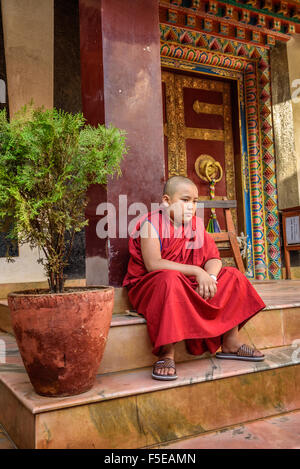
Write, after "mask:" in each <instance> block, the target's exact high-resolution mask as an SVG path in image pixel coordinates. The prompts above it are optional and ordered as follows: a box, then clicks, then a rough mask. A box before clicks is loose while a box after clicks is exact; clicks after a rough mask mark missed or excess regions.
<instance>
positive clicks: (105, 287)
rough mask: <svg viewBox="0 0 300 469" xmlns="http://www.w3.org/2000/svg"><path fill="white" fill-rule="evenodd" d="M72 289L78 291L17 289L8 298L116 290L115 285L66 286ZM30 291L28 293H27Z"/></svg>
mask: <svg viewBox="0 0 300 469" xmlns="http://www.w3.org/2000/svg"><path fill="white" fill-rule="evenodd" d="M68 289H72V290H76V289H78V291H71V292H68V291H64V292H59V293H49V289H48V288H36V290H40V292H41V293H29V292H31V291H32V290H33V289H28V290H22V291H16V292H10V293H8V295H7V298H8V297H9V296H19V297H20V296H23V297H26V298H29V297H41V296H46V297H47V298H49V297H51V296H67V295H80V294H87V293H92V292H99V291H101V292H106V291H107V292H112V291H113V290H114V287H112V286H108V285H93V286H91V287H65V290H68ZM46 291H47V292H48V293H43V292H46ZM27 292H28V293H27Z"/></svg>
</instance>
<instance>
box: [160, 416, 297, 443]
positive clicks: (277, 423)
mask: <svg viewBox="0 0 300 469" xmlns="http://www.w3.org/2000/svg"><path fill="white" fill-rule="evenodd" d="M160 448H162V447H161V446H160ZM163 448H164V449H169V450H172V449H183V450H184V449H185V450H189V449H300V411H295V412H290V413H288V414H282V415H280V416H279V417H271V418H268V419H263V420H256V421H254V422H249V423H246V424H245V425H238V426H235V427H231V428H223V429H222V430H219V431H217V432H212V433H209V434H206V435H200V436H198V437H195V438H188V439H186V440H181V441H177V442H174V443H171V444H168V445H164V446H163Z"/></svg>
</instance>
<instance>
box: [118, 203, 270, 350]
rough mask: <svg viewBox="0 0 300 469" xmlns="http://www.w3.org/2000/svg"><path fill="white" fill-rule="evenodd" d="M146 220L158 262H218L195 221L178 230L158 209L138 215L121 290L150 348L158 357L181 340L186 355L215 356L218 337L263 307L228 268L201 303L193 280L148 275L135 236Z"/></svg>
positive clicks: (175, 274) (172, 273) (174, 273)
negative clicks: (154, 238) (155, 237)
mask: <svg viewBox="0 0 300 469" xmlns="http://www.w3.org/2000/svg"><path fill="white" fill-rule="evenodd" d="M145 220H148V221H150V222H151V223H152V225H153V226H154V227H155V229H156V231H157V234H158V235H159V239H160V248H161V257H162V259H167V260H169V261H173V262H179V263H181V264H191V265H197V266H199V267H202V268H204V265H205V263H206V262H207V261H208V260H209V259H220V254H219V251H218V249H217V246H216V244H215V242H214V240H213V239H212V237H211V236H210V235H209V234H208V233H207V232H206V230H205V229H204V225H203V222H202V220H201V218H200V217H197V216H196V215H195V216H193V218H192V220H191V221H190V222H189V223H188V225H182V226H181V227H179V228H176V227H174V225H173V223H170V220H169V217H168V216H167V215H166V213H165V211H164V210H163V209H159V210H156V211H153V212H148V214H145V215H143V216H142V217H141V218H140V220H139V222H138V223H137V225H136V227H135V230H133V232H132V233H131V236H130V238H129V252H130V259H129V263H128V270H127V274H126V276H125V278H124V281H123V286H126V287H127V289H128V297H129V300H130V302H131V304H132V306H133V307H134V308H135V309H136V310H137V311H138V313H140V314H142V315H143V316H144V317H145V318H146V320H147V327H148V333H149V336H150V340H151V342H152V344H153V350H152V353H154V354H155V355H158V354H159V350H160V347H161V346H162V345H166V344H171V343H175V342H179V341H181V340H186V347H187V350H188V352H189V353H191V354H193V355H201V354H202V353H204V352H206V351H209V352H210V353H215V352H216V351H217V350H218V348H219V347H220V345H221V336H222V334H224V333H225V332H227V331H229V330H230V329H232V328H233V327H235V326H239V329H241V327H243V326H244V325H245V324H246V322H247V321H248V320H249V319H250V318H251V317H253V316H254V315H255V314H256V313H258V312H259V311H261V310H262V309H263V308H264V307H265V304H264V302H263V301H262V299H261V298H260V297H259V295H258V294H257V292H256V290H255V289H254V288H253V287H252V285H251V283H250V282H249V280H248V279H247V278H246V277H245V275H244V274H242V273H241V272H240V271H239V270H237V269H236V268H233V267H223V268H222V269H221V271H220V273H219V275H218V277H217V280H218V284H217V293H216V294H215V296H214V297H213V298H210V299H208V300H204V299H203V298H202V297H201V296H200V295H199V293H198V292H197V291H196V288H197V286H198V283H197V281H196V279H195V277H192V276H189V277H187V276H186V275H184V274H182V273H181V272H179V271H178V270H168V269H160V270H155V271H152V272H148V271H147V269H146V267H145V265H144V261H143V257H142V252H141V240H140V236H139V230H140V228H141V226H142V224H143V223H144V222H145Z"/></svg>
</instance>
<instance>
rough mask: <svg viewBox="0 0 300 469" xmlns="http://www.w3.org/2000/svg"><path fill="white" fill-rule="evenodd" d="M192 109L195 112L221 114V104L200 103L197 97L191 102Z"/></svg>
mask: <svg viewBox="0 0 300 469" xmlns="http://www.w3.org/2000/svg"><path fill="white" fill-rule="evenodd" d="M193 109H194V111H195V112H196V113H197V114H217V115H218V116H223V106H222V105H221V104H209V103H202V102H200V101H198V99H197V100H196V101H195V102H194V104H193Z"/></svg>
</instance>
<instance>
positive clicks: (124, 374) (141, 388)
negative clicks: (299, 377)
mask: <svg viewBox="0 0 300 469" xmlns="http://www.w3.org/2000/svg"><path fill="white" fill-rule="evenodd" d="M265 355H266V358H265V360H264V361H263V362H247V361H241V360H220V359H217V358H215V357H210V358H203V359H201V360H192V361H189V362H182V363H178V364H177V375H178V379H177V380H175V381H159V380H154V379H152V377H151V370H152V368H151V367H145V368H139V369H134V370H127V371H118V372H111V373H105V374H103V375H102V374H98V375H97V379H96V383H95V385H94V386H93V388H92V389H91V390H90V391H88V392H86V393H84V394H80V395H77V396H72V397H62V398H48V397H41V396H38V395H37V394H36V393H35V392H34V391H33V388H32V386H31V384H30V382H29V379H28V376H27V374H26V372H25V369H24V367H23V366H22V365H12V364H9V365H7V366H6V365H1V366H0V382H2V384H4V385H5V387H7V388H8V390H9V391H10V392H11V393H12V394H13V395H14V396H15V397H16V398H17V399H18V400H19V401H20V402H21V403H22V404H23V405H24V406H25V408H27V409H28V410H29V411H30V412H31V413H32V414H34V415H35V414H40V413H44V412H49V411H53V410H59V409H65V408H70V407H76V406H81V405H87V404H93V403H98V402H102V401H108V400H113V399H118V398H126V397H129V396H134V395H141V394H146V393H152V392H155V391H162V390H167V389H172V388H177V387H182V386H189V385H193V384H199V383H203V382H207V381H215V380H219V379H224V378H231V377H236V376H242V375H249V374H252V373H260V372H267V371H271V370H276V369H279V368H285V367H289V366H299V365H300V350H297V349H296V348H295V347H294V346H289V347H286V346H284V347H274V348H273V349H268V350H266V352H265ZM6 367H7V369H8V371H7V372H6ZM12 374H14V375H15V377H14V378H13V379H12Z"/></svg>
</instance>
